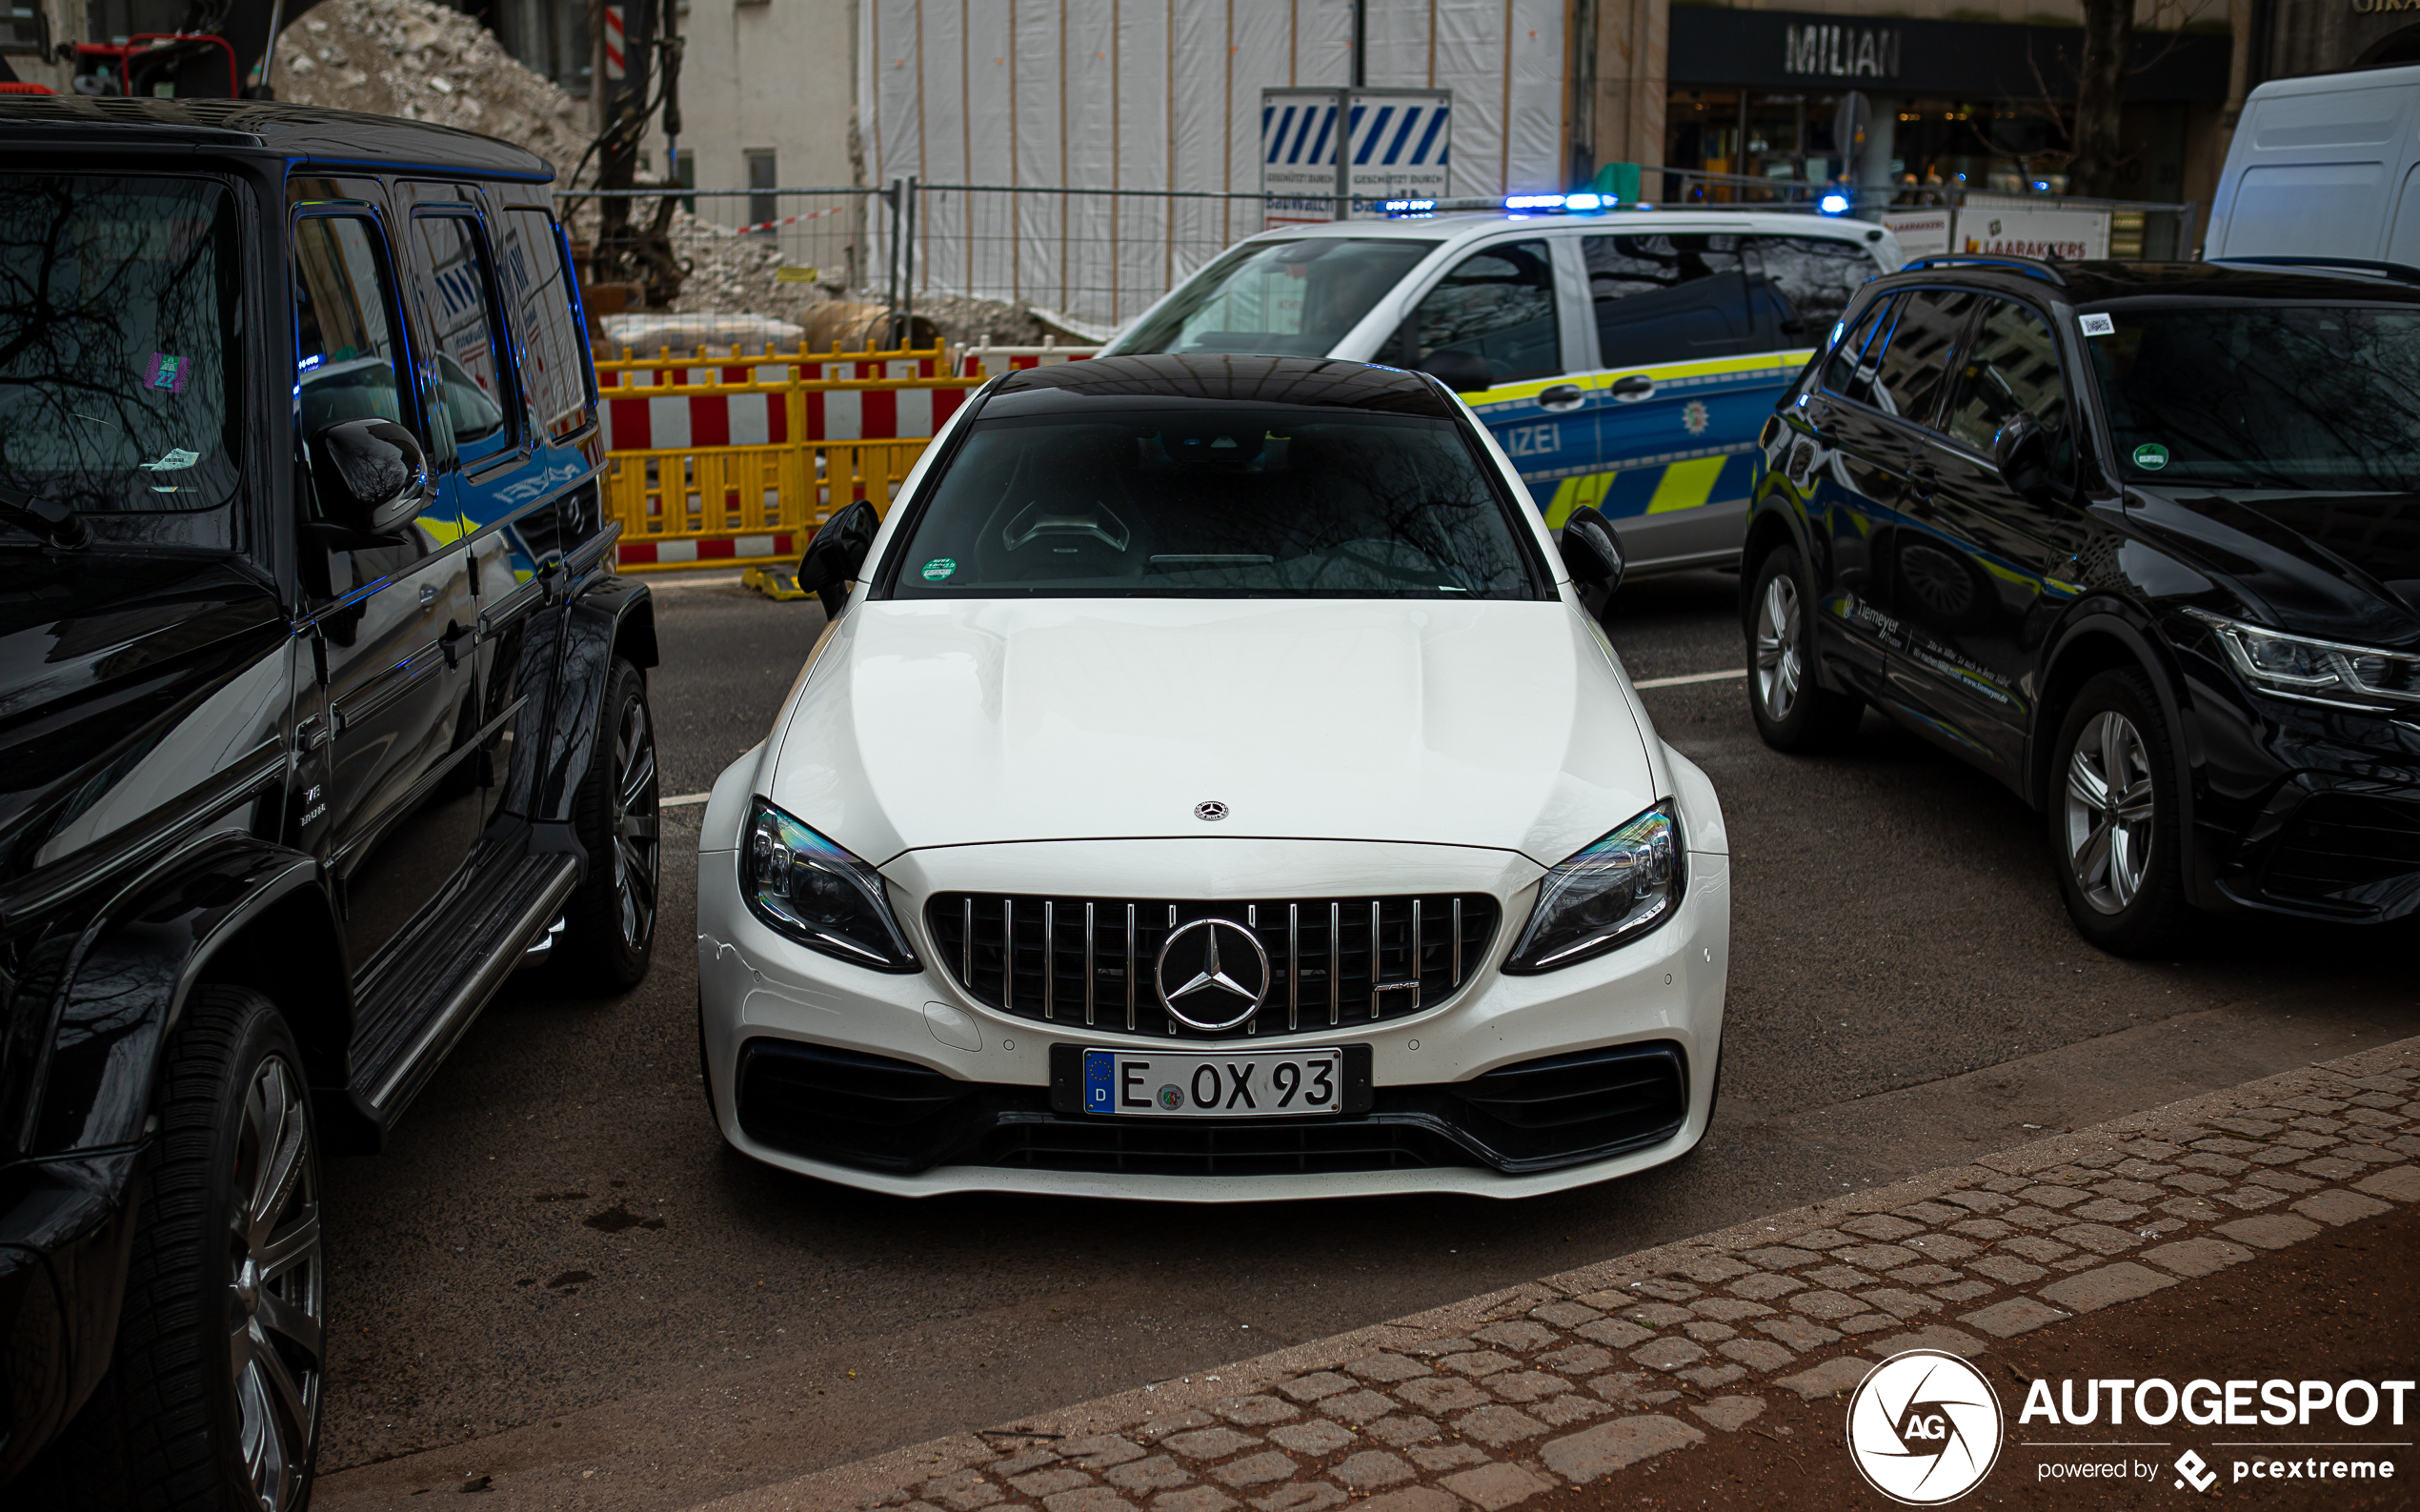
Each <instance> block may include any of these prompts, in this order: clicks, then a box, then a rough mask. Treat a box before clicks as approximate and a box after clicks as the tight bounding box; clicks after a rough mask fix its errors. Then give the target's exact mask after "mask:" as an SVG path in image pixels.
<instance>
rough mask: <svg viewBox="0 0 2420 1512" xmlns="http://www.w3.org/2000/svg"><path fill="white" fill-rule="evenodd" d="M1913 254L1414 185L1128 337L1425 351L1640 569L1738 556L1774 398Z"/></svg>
mask: <svg viewBox="0 0 2420 1512" xmlns="http://www.w3.org/2000/svg"><path fill="white" fill-rule="evenodd" d="M1900 260H1901V259H1900V255H1899V247H1898V243H1897V242H1896V241H1895V240H1894V239H1893V238H1892V237H1891V235H1890V233H1889V232H1886V231H1885V230H1883V229H1882V228H1880V227H1878V226H1873V225H1869V224H1867V223H1865V222H1862V221H1854V220H1845V219H1838V218H1834V217H1830V216H1825V215H1819V214H1809V213H1791V212H1747V211H1724V210H1711V211H1700V210H1692V211H1664V210H1652V209H1639V208H1627V207H1622V206H1617V205H1613V204H1611V203H1609V202H1608V201H1605V200H1603V199H1600V198H1599V197H1598V196H1595V195H1592V194H1572V195H1525V196H1516V197H1515V198H1514V199H1511V200H1507V201H1505V202H1504V203H1503V205H1502V208H1500V209H1498V210H1496V211H1494V212H1469V213H1453V214H1445V213H1437V212H1435V210H1434V208H1433V207H1431V206H1428V205H1426V204H1425V203H1423V202H1408V203H1407V204H1406V205H1404V206H1402V207H1397V208H1396V213H1394V214H1391V215H1390V216H1389V217H1388V218H1386V219H1383V220H1349V221H1339V222H1333V223H1327V224H1321V225H1312V226H1301V225H1297V226H1288V227H1284V228H1281V229H1278V230H1274V231H1270V232H1264V233H1262V234H1260V235H1259V236H1255V237H1252V238H1250V239H1248V240H1246V241H1243V242H1240V243H1239V244H1238V245H1236V246H1234V247H1232V248H1229V249H1228V250H1227V251H1226V252H1224V253H1222V254H1221V255H1220V257H1219V258H1217V259H1216V260H1215V261H1213V262H1212V263H1211V264H1210V265H1209V266H1208V267H1206V268H1204V269H1202V271H1201V272H1200V273H1198V274H1196V275H1195V276H1194V277H1193V278H1191V279H1189V280H1187V281H1186V282H1185V283H1184V284H1183V285H1182V286H1180V288H1178V289H1177V290H1176V291H1175V292H1171V293H1170V294H1169V295H1167V296H1166V297H1165V298H1163V299H1162V300H1160V302H1159V303H1158V304H1156V305H1154V306H1153V307H1152V308H1151V309H1150V310H1149V311H1147V312H1144V314H1143V315H1142V316H1141V317H1139V319H1138V320H1136V321H1135V323H1134V324H1133V325H1131V326H1129V327H1128V328H1127V329H1126V330H1125V331H1124V332H1122V333H1119V337H1118V338H1117V340H1116V341H1114V342H1113V343H1112V344H1111V346H1110V348H1109V349H1108V350H1109V351H1110V352H1111V353H1148V352H1173V353H1193V354H1204V353H1232V354H1236V355H1244V354H1261V355H1285V356H1327V357H1336V358H1341V359H1346V360H1350V361H1355V362H1378V363H1384V364H1387V365H1390V366H1396V367H1404V368H1416V369H1420V370H1422V371H1424V372H1427V373H1433V374H1435V375H1436V376H1437V377H1438V378H1439V379H1441V380H1442V381H1443V382H1444V383H1446V384H1447V385H1448V386H1449V387H1451V388H1453V389H1454V390H1455V391H1456V392H1457V393H1460V394H1462V398H1463V399H1464V401H1465V402H1467V403H1468V404H1469V405H1470V407H1471V409H1472V411H1473V412H1474V413H1476V414H1477V415H1478V416H1479V418H1480V419H1481V420H1482V422H1484V423H1485V424H1486V426H1487V428H1488V429H1489V431H1490V432H1492V433H1494V435H1495V436H1496V438H1497V440H1498V441H1499V442H1500V443H1501V444H1502V447H1503V449H1504V452H1505V454H1506V455H1508V456H1509V457H1511V458H1512V461H1513V464H1514V466H1515V467H1516V468H1518V469H1519V470H1520V472H1521V474H1522V476H1523V479H1525V480H1526V481H1527V482H1528V484H1529V486H1530V492H1531V495H1532V497H1533V498H1534V499H1535V500H1536V502H1537V504H1538V507H1539V509H1540V510H1541V511H1542V512H1543V514H1545V517H1546V523H1547V524H1548V526H1549V527H1552V528H1560V527H1561V526H1562V525H1563V521H1564V520H1566V519H1567V518H1569V517H1570V515H1571V514H1572V512H1573V511H1574V510H1577V509H1579V508H1581V507H1583V506H1588V507H1593V508H1595V509H1596V510H1598V511H1599V512H1600V513H1602V514H1604V515H1606V516H1608V517H1609V518H1611V519H1612V520H1613V521H1614V522H1615V529H1616V530H1617V532H1618V533H1619V534H1621V537H1622V546H1623V554H1624V556H1625V558H1626V559H1627V561H1628V563H1629V570H1630V571H1632V572H1638V571H1643V570H1657V569H1667V568H1679V567H1691V566H1702V565H1719V564H1723V563H1725V562H1729V561H1734V560H1736V559H1737V558H1738V555H1739V551H1740V542H1741V539H1742V537H1743V534H1744V526H1745V521H1746V514H1747V504H1748V499H1749V497H1750V495H1751V494H1753V493H1754V491H1755V488H1756V484H1757V481H1758V478H1759V476H1760V470H1761V468H1762V466H1763V457H1762V454H1761V453H1760V451H1759V450H1758V448H1757V444H1756V437H1757V433H1758V431H1759V430H1760V429H1761V428H1762V427H1763V425H1764V423H1765V419H1766V417H1767V416H1769V415H1770V414H1771V413H1773V405H1774V402H1775V400H1776V399H1777V398H1778V397H1779V396H1780V395H1781V393H1783V391H1784V390H1785V389H1786V388H1787V387H1788V385H1789V383H1790V381H1791V380H1792V379H1793V378H1794V377H1795V376H1796V375H1797V373H1798V372H1799V370H1800V369H1801V368H1802V367H1803V366H1804V365H1805V361H1806V359H1807V357H1808V355H1809V354H1810V353H1811V352H1812V351H1813V349H1814V347H1815V346H1816V344H1817V342H1818V341H1819V340H1821V339H1822V337H1823V336H1824V334H1825V333H1826V332H1828V331H1829V330H1830V329H1831V327H1832V325H1833V323H1834V322H1835V321H1837V320H1838V319H1839V318H1840V315H1841V312H1842V311H1843V310H1844V309H1845V306H1846V305H1847V303H1848V300H1849V297H1850V296H1851V294H1853V293H1854V292H1855V291H1856V290H1857V288H1858V287H1859V286H1860V285H1862V284H1863V283H1865V280H1866V279H1868V278H1871V277H1874V276H1876V275H1878V274H1880V273H1884V272H1891V271H1893V270H1895V269H1896V268H1897V267H1898V266H1899V263H1900Z"/></svg>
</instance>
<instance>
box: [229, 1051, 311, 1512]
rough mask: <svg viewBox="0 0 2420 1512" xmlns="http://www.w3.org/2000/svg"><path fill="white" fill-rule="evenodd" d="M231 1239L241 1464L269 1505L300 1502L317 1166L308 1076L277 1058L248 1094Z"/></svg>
mask: <svg viewBox="0 0 2420 1512" xmlns="http://www.w3.org/2000/svg"><path fill="white" fill-rule="evenodd" d="M240 1117H241V1119H242V1127H241V1129H240V1131H239V1133H238V1136H237V1139H236V1146H235V1180H234V1187H233V1193H232V1196H233V1201H232V1204H231V1209H230V1213H229V1234H228V1261H229V1271H230V1275H229V1280H228V1320H229V1339H228V1354H229V1361H230V1367H231V1369H232V1374H233V1378H234V1396H235V1411H236V1416H237V1421H238V1425H239V1440H240V1447H241V1450H242V1453H243V1457H244V1469H245V1472H246V1474H247V1476H248V1477H249V1478H250V1480H251V1482H252V1496H253V1498H254V1500H255V1502H257V1503H258V1505H259V1506H261V1507H262V1508H265V1509H268V1512H278V1509H282V1508H286V1507H292V1506H294V1505H297V1504H298V1503H299V1502H301V1500H302V1495H303V1489H304V1477H305V1474H306V1472H307V1471H308V1470H309V1468H310V1464H311V1441H312V1433H313V1425H314V1424H316V1423H317V1421H319V1393H320V1387H321V1383H322V1381H324V1379H325V1375H326V1371H325V1365H326V1359H327V1355H326V1344H325V1341H324V1337H323V1336H324V1328H325V1324H326V1321H327V1283H326V1278H325V1276H324V1274H323V1271H324V1265H323V1261H322V1258H321V1248H320V1228H319V1172H318V1166H317V1162H316V1161H315V1160H314V1159H313V1152H312V1147H311V1144H312V1141H311V1123H310V1113H309V1109H308V1108H307V1107H306V1105H305V1101H304V1097H303V1094H302V1089H301V1081H300V1079H299V1078H297V1077H296V1076H295V1075H294V1073H293V1071H292V1068H290V1067H289V1066H288V1065H287V1063H286V1061H285V1060H284V1059H283V1058H280V1057H277V1056H270V1057H268V1058H265V1059H263V1060H262V1061H261V1062H260V1064H259V1066H258V1067H257V1068H256V1069H255V1070H254V1071H253V1073H252V1085H251V1086H250V1087H249V1088H247V1089H246V1090H245V1094H244V1102H243V1108H242V1112H241V1115H240Z"/></svg>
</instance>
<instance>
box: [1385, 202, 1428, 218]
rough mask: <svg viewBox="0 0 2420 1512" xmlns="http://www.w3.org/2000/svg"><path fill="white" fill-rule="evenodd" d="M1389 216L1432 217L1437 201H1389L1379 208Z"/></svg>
mask: <svg viewBox="0 0 2420 1512" xmlns="http://www.w3.org/2000/svg"><path fill="white" fill-rule="evenodd" d="M1380 208H1381V210H1383V211H1385V212H1386V213H1387V214H1389V215H1433V214H1435V213H1436V212H1437V201H1435V200H1433V199H1390V200H1388V201H1387V202H1386V203H1385V204H1384V205H1382V206H1381V207H1380Z"/></svg>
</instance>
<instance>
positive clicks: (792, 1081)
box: [736, 1038, 1689, 1176]
mask: <svg viewBox="0 0 2420 1512" xmlns="http://www.w3.org/2000/svg"><path fill="white" fill-rule="evenodd" d="M1051 1048H1052V1057H1051V1059H1052V1083H1053V1084H1052V1085H1051V1086H1049V1087H1019V1086H1000V1085H996V1084H992V1083H987V1082H974V1081H960V1080H958V1079H954V1078H951V1077H947V1076H944V1075H942V1074H941V1073H940V1072H938V1071H934V1070H932V1069H930V1068H928V1067H924V1066H918V1065H915V1064H913V1063H911V1062H908V1061H904V1060H894V1059H891V1058H887V1057H882V1056H870V1055H864V1054H861V1053H859V1052H855V1051H845V1050H835V1049H830V1048H827V1047H824V1046H821V1045H812V1044H805V1043H801V1042H798V1041H795V1040H782V1039H770V1038H752V1039H750V1040H748V1041H747V1042H746V1043H745V1044H743V1045H741V1046H740V1051H739V1074H738V1077H737V1079H736V1100H737V1104H738V1119H739V1127H740V1130H741V1132H742V1133H744V1134H746V1135H747V1136H748V1138H750V1139H754V1140H756V1141H757V1142H759V1143H762V1144H765V1145H768V1146H770V1147H772V1148H774V1149H777V1150H782V1151H785V1152H788V1153H790V1154H793V1155H797V1156H800V1157H802V1158H805V1159H815V1160H823V1161H827V1162H829V1163H832V1164H835V1165H844V1166H850V1167H853V1168H856V1169H860V1170H869V1171H879V1172H885V1173H890V1174H897V1175H912V1174H914V1173H916V1172H918V1171H924V1170H929V1169H931V1168H933V1167H935V1166H938V1165H973V1166H986V1167H1007V1168H1024V1169H1038V1170H1056V1171H1069V1172H1093V1173H1103V1174H1132V1175H1170V1176H1245V1175H1279V1174H1323V1173H1333V1172H1351V1171H1371V1170H1403V1169H1425V1168H1436V1167H1448V1166H1464V1167H1473V1166H1475V1167H1480V1168H1483V1169H1489V1170H1494V1171H1498V1172H1501V1173H1502V1174H1504V1175H1508V1176H1519V1175H1529V1174H1533V1173H1537V1172H1543V1171H1553V1170H1561V1169H1563V1168H1565V1167H1569V1166H1574V1165H1583V1164H1587V1163H1589V1162H1592V1161H1596V1160H1603V1159H1611V1158H1613V1157H1615V1156H1619V1155H1623V1154H1626V1153H1628V1152H1630V1151H1633V1150H1639V1149H1644V1148H1648V1147H1650V1146H1653V1145H1656V1144H1660V1143H1663V1142H1664V1141H1666V1140H1668V1139H1672V1138H1673V1137H1674V1136H1676V1135H1678V1134H1679V1133H1680V1131H1681V1129H1682V1127H1683V1125H1684V1124H1685V1123H1686V1121H1687V1117H1688V1108H1689V1074H1688V1062H1687V1057H1686V1056H1685V1054H1684V1052H1683V1051H1682V1049H1681V1047H1680V1046H1679V1045H1678V1044H1676V1043H1674V1042H1672V1041H1670V1040H1655V1041H1650V1042H1647V1043H1644V1044H1630V1045H1617V1046H1611V1047H1606V1048H1603V1049H1598V1050H1586V1051H1580V1052H1576V1053H1573V1054H1570V1055H1563V1056H1549V1057H1543V1058H1538V1059H1535V1060H1526V1061H1521V1062H1518V1063H1516V1064H1514V1065H1510V1066H1504V1067H1500V1068H1499V1069H1497V1070H1495V1071H1492V1072H1489V1073H1487V1074H1486V1075H1484V1076H1481V1077H1474V1078H1472V1079H1469V1080H1467V1081H1461V1082H1452V1083H1442V1084H1436V1085H1426V1086H1407V1087H1375V1088H1374V1087H1372V1086H1371V1085H1370V1072H1369V1066H1370V1049H1369V1047H1368V1046H1367V1045H1346V1046H1344V1047H1343V1049H1344V1053H1345V1081H1346V1091H1347V1100H1346V1111H1345V1112H1344V1113H1343V1114H1341V1115H1338V1116H1333V1117H1314V1118H1301V1117H1293V1118H1287V1117H1279V1118H1266V1119H1182V1118H1118V1117H1100V1116H1094V1115H1086V1114H1083V1113H1080V1112H1070V1111H1068V1109H1069V1108H1070V1107H1073V1106H1076V1105H1078V1104H1077V1103H1076V1101H1075V1099H1077V1098H1078V1097H1079V1096H1080V1093H1079V1090H1078V1084H1079V1082H1080V1079H1081V1073H1080V1067H1081V1054H1082V1049H1083V1047H1082V1046H1081V1045H1079V1044H1056V1045H1053V1046H1052V1047H1051ZM1178 1053H1180V1054H1182V1053H1188V1051H1179V1052H1178ZM1357 1104H1359V1105H1358V1106H1357Z"/></svg>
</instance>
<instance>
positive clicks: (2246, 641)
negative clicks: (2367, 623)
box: [2186, 609, 2420, 713]
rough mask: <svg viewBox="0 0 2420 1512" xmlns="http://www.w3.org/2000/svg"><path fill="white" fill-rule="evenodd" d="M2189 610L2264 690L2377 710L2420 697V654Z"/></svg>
mask: <svg viewBox="0 0 2420 1512" xmlns="http://www.w3.org/2000/svg"><path fill="white" fill-rule="evenodd" d="M2186 613H2187V614H2188V615H2192V616H2193V617H2194V618H2195V619H2198V620H2200V621H2201V622H2202V623H2203V624H2205V625H2208V626H2209V627H2210V630H2211V632H2212V633H2213V634H2215V635H2217V636H2218V643H2219V644H2220V645H2222V646H2225V647H2226V648H2227V659H2228V661H2230V662H2232V663H2233V664H2234V666H2235V670H2236V671H2237V672H2239V673H2241V674H2242V675H2243V676H2244V680H2245V681H2247V682H2249V683H2250V684H2251V685H2252V686H2253V687H2255V688H2257V689H2259V690H2260V691H2261V692H2263V693H2267V694H2274V695H2276V696H2279V697H2282V698H2298V699H2301V700H2303V701H2305V702H2309V703H2326V704H2337V705H2351V706H2355V707H2364V708H2368V709H2370V710H2371V711H2373V712H2378V713H2384V712H2386V711H2387V710H2388V709H2389V708H2391V707H2392V706H2393V705H2396V704H2405V705H2410V704H2415V703H2420V656H2413V655H2404V654H2401V653H2398V652H2392V651H2379V650H2377V649H2375V648H2373V647H2370V646H2348V645H2345V644H2343V643H2341V642H2339V641H2333V640H2312V639H2310V638H2309V636H2307V635H2284V634H2281V633H2280V632H2278V631H2274V630H2269V629H2267V628H2265V627H2263V626H2260V625H2248V624H2246V623H2244V621H2242V620H2240V619H2228V618H2227V617H2226V616H2224V615H2213V614H2211V613H2209V612H2208V611H2207V610H2201V609H2188V610H2187V611H2186Z"/></svg>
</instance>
